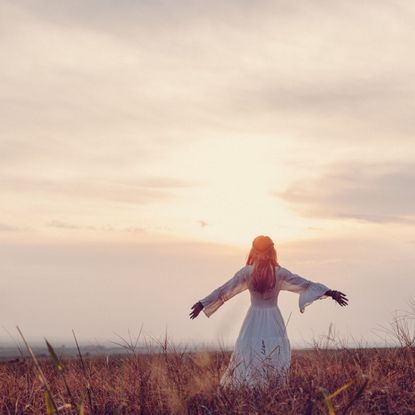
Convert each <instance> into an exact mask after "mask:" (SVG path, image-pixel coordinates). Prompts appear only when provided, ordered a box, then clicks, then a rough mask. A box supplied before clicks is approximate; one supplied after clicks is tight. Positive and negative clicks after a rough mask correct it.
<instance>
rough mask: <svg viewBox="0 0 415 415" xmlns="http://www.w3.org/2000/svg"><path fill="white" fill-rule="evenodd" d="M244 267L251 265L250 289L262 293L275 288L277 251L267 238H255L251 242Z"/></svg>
mask: <svg viewBox="0 0 415 415" xmlns="http://www.w3.org/2000/svg"><path fill="white" fill-rule="evenodd" d="M246 265H253V266H254V269H253V271H252V279H251V283H252V287H253V289H254V291H258V292H260V293H263V292H265V291H267V290H271V289H273V288H274V287H275V284H276V282H277V279H276V275H275V267H276V266H277V265H278V260H277V251H276V249H275V247H274V242H273V241H272V239H271V238H270V237H269V236H264V235H260V236H257V237H256V238H255V239H254V240H253V242H252V248H251V250H250V251H249V255H248V259H247V261H246Z"/></svg>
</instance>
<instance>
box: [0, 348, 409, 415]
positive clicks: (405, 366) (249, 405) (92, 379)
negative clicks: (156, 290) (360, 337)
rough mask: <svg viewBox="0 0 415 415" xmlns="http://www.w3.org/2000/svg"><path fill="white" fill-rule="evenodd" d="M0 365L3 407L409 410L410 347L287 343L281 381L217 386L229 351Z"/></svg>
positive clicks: (32, 410) (14, 410)
mask: <svg viewBox="0 0 415 415" xmlns="http://www.w3.org/2000/svg"><path fill="white" fill-rule="evenodd" d="M130 346H131V347H130V348H128V346H127V351H129V352H130V353H126V354H124V355H119V356H106V357H105V356H103V357H92V358H90V357H86V356H82V355H80V356H79V357H78V358H65V357H62V356H61V357H58V356H57V355H56V354H55V353H54V351H53V349H52V348H51V349H50V353H51V358H49V359H48V358H41V359H35V360H34V359H33V358H31V357H24V358H23V357H21V358H19V359H15V360H13V361H8V362H3V363H1V364H0V390H1V395H0V413H1V414H44V413H56V411H58V412H59V413H62V414H75V413H76V414H83V413H84V414H92V413H93V414H152V415H156V414H206V415H208V414H309V415H310V414H346V413H347V414H359V415H360V414H415V349H414V347H411V346H402V347H397V348H385V349H364V348H362V349H349V348H338V349H326V348H321V347H318V346H316V347H315V348H314V349H313V350H304V351H294V352H293V359H292V366H291V373H290V377H289V382H288V384H287V385H285V386H284V385H280V386H278V385H273V386H271V385H270V386H269V387H267V388H264V389H258V390H245V389H240V390H237V391H236V390H235V391H226V392H225V391H222V390H220V389H219V388H218V380H219V377H220V375H221V374H222V373H223V371H224V369H225V367H226V365H227V362H228V360H229V357H230V352H229V351H224V350H218V351H209V352H208V351H204V352H194V351H193V352H191V351H183V350H181V351H177V350H174V347H173V346H171V347H170V346H169V344H168V342H167V340H166V343H165V344H164V345H162V346H161V348H160V351H159V352H158V353H147V354H145V353H137V352H136V351H135V350H134V345H130Z"/></svg>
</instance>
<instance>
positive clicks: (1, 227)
mask: <svg viewBox="0 0 415 415" xmlns="http://www.w3.org/2000/svg"><path fill="white" fill-rule="evenodd" d="M22 230H23V229H22V228H19V227H17V226H12V225H7V224H5V223H0V232H20V231H22Z"/></svg>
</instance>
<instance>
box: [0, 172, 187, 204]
mask: <svg viewBox="0 0 415 415" xmlns="http://www.w3.org/2000/svg"><path fill="white" fill-rule="evenodd" d="M0 183H1V184H2V187H3V189H4V191H6V190H7V191H8V192H11V193H14V194H18V193H24V194H32V195H33V194H42V195H48V196H49V197H51V198H53V197H56V196H64V197H68V198H71V199H74V198H75V199H76V198H82V199H95V200H100V199H101V200H110V201H115V202H119V203H131V204H145V203H152V202H159V201H165V200H169V199H171V198H174V196H175V194H174V191H177V190H178V189H181V188H185V187H189V186H191V183H190V182H186V181H183V180H179V179H175V178H171V177H148V178H143V177H142V178H138V179H136V180H104V179H90V178H73V179H64V178H62V179H60V180H59V179H55V180H52V179H44V178H38V179H26V178H15V177H14V178H11V177H9V178H6V179H3V180H1V181H0Z"/></svg>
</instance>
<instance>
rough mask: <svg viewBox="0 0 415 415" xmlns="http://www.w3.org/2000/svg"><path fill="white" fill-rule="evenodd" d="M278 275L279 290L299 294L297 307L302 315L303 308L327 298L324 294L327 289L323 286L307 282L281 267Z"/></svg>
mask: <svg viewBox="0 0 415 415" xmlns="http://www.w3.org/2000/svg"><path fill="white" fill-rule="evenodd" d="M278 275H279V276H280V278H281V290H286V291H291V292H294V293H298V294H300V296H299V299H298V306H299V307H300V312H301V313H304V310H305V308H306V307H307V306H308V305H310V304H311V303H312V302H313V301H315V300H317V299H323V298H327V295H324V294H325V293H326V292H327V291H328V290H329V288H328V287H326V286H325V285H324V284H320V283H317V282H313V281H309V280H307V279H305V278H303V277H300V276H299V275H297V274H293V273H292V272H290V271H289V270H288V269H286V268H283V267H280V269H279V271H278Z"/></svg>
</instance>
